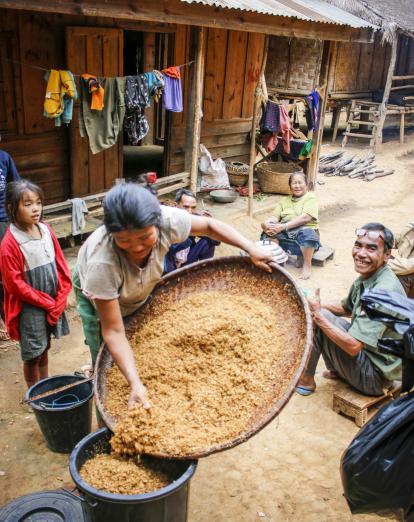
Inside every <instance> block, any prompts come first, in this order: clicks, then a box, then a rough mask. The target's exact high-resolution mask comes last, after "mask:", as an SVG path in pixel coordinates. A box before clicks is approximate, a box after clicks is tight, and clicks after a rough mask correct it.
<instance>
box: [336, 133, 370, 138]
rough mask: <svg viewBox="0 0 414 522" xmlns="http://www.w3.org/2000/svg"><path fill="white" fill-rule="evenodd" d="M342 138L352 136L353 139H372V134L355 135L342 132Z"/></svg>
mask: <svg viewBox="0 0 414 522" xmlns="http://www.w3.org/2000/svg"><path fill="white" fill-rule="evenodd" d="M343 135H344V136H353V137H354V138H370V139H372V138H373V135H372V134H359V133H358V134H357V133H356V132H344V133H343Z"/></svg>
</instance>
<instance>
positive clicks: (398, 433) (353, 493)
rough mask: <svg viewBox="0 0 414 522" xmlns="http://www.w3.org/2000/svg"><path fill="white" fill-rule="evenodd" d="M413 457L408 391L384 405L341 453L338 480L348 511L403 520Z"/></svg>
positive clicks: (412, 399) (412, 482) (412, 403)
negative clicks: (339, 479) (339, 476)
mask: <svg viewBox="0 0 414 522" xmlns="http://www.w3.org/2000/svg"><path fill="white" fill-rule="evenodd" d="M413 455H414V392H411V393H409V394H407V395H405V396H403V397H400V398H399V399H396V400H393V401H392V402H390V403H389V404H387V405H385V406H384V407H383V408H382V409H381V410H380V411H379V412H378V413H377V414H376V415H375V416H374V417H373V418H372V419H371V421H370V422H369V423H368V424H366V425H365V426H364V427H363V428H362V429H361V430H360V431H359V432H358V434H357V436H356V437H355V438H354V440H353V441H352V443H351V444H350V446H349V447H348V448H347V450H346V451H345V452H344V454H343V456H342V459H341V477H342V485H343V488H344V495H345V498H346V500H347V502H348V505H349V507H350V509H351V512H352V513H354V514H355V513H377V514H378V515H383V516H385V515H387V516H390V515H394V516H397V517H398V519H399V520H406V519H407V516H408V515H409V514H410V512H411V507H412V506H413V504H414V474H413V472H412V469H413ZM410 520H411V517H410Z"/></svg>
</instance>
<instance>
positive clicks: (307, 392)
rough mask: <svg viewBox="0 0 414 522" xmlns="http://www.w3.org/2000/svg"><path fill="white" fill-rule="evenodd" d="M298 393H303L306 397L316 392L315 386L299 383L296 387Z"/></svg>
mask: <svg viewBox="0 0 414 522" xmlns="http://www.w3.org/2000/svg"><path fill="white" fill-rule="evenodd" d="M295 391H296V393H299V395H303V396H304V397H306V396H307V395H312V393H315V388H312V387H310V386H304V385H303V384H298V386H296V388H295Z"/></svg>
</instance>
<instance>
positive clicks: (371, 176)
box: [364, 170, 395, 181]
mask: <svg viewBox="0 0 414 522" xmlns="http://www.w3.org/2000/svg"><path fill="white" fill-rule="evenodd" d="M394 172H395V171H394V170H387V171H386V172H384V171H382V172H377V173H374V174H369V175H368V176H365V178H364V181H372V180H374V179H375V178H383V177H384V176H391V174H394Z"/></svg>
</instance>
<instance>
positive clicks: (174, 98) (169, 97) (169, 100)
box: [162, 67, 183, 112]
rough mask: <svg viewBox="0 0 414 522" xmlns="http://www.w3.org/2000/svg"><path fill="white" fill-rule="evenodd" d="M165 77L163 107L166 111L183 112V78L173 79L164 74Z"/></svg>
mask: <svg viewBox="0 0 414 522" xmlns="http://www.w3.org/2000/svg"><path fill="white" fill-rule="evenodd" d="M170 69H171V67H170ZM163 76H164V93H163V96H162V105H163V107H164V109H165V110H167V111H172V112H183V90H182V87H181V78H172V77H171V76H168V75H166V74H164V73H163Z"/></svg>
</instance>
